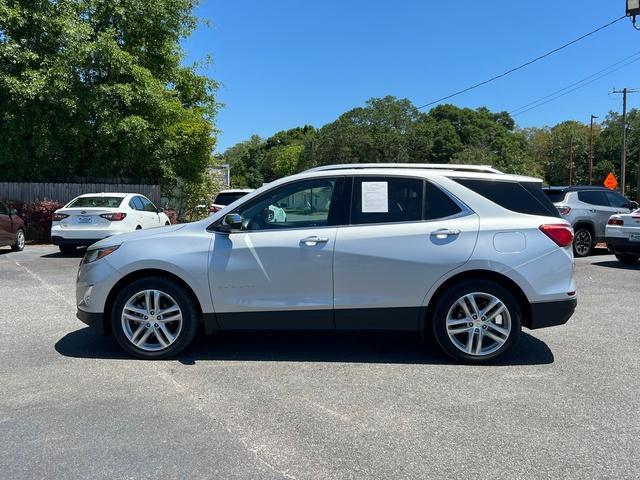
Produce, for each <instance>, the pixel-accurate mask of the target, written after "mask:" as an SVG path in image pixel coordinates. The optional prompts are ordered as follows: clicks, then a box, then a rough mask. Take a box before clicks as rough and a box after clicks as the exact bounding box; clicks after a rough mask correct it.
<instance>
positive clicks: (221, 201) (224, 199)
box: [213, 192, 247, 205]
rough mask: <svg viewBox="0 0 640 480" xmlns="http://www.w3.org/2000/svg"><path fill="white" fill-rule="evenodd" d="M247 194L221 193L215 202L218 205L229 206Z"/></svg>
mask: <svg viewBox="0 0 640 480" xmlns="http://www.w3.org/2000/svg"><path fill="white" fill-rule="evenodd" d="M246 194H247V192H224V193H219V194H218V196H217V197H216V199H215V200H214V201H213V203H215V204H216V205H229V204H231V203H233V202H235V201H236V200H238V199H239V198H242V197H244V196H245V195H246Z"/></svg>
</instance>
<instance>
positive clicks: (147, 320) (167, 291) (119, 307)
mask: <svg viewBox="0 0 640 480" xmlns="http://www.w3.org/2000/svg"><path fill="white" fill-rule="evenodd" d="M197 312H198V311H197V308H196V305H195V302H194V300H193V298H192V296H191V295H190V294H189V293H188V292H187V291H186V289H185V288H184V287H182V286H181V285H180V284H178V283H177V282H174V281H172V280H169V279H166V278H161V277H153V278H143V279H139V280H136V281H134V282H133V283H131V284H130V285H128V286H127V287H125V288H124V289H123V290H122V291H121V292H120V293H119V294H118V296H117V297H116V300H115V302H114V305H113V310H112V312H111V328H112V330H113V334H114V336H115V338H116V341H117V342H118V343H119V344H120V346H121V347H122V348H123V349H124V350H125V351H127V352H128V353H130V354H131V355H133V356H136V357H138V358H144V359H164V358H171V357H173V356H175V355H177V354H178V353H180V352H181V351H182V350H184V349H185V348H186V347H187V346H188V345H189V344H190V343H191V341H192V340H193V339H194V337H195V335H196V332H197V329H198V313H197Z"/></svg>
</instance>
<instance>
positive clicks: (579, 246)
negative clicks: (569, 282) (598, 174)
mask: <svg viewBox="0 0 640 480" xmlns="http://www.w3.org/2000/svg"><path fill="white" fill-rule="evenodd" d="M543 191H544V192H545V193H546V194H547V196H548V197H549V199H550V200H551V201H552V202H553V204H554V205H555V206H556V207H557V209H558V211H559V212H560V214H561V215H562V217H563V218H564V219H565V220H567V221H568V222H569V223H571V226H572V227H573V230H574V232H575V236H574V239H573V253H574V254H575V256H576V257H586V256H587V255H589V254H591V252H592V250H593V247H594V246H595V245H596V243H598V242H603V241H604V237H605V227H606V225H607V221H608V220H609V217H610V216H611V215H613V214H616V213H629V212H631V211H632V210H634V209H636V208H638V204H637V203H636V202H634V201H631V200H629V199H627V198H625V197H624V196H622V195H621V194H620V193H618V192H615V191H612V190H609V189H608V188H605V187H598V186H594V185H586V186H577V185H576V186H572V187H545V188H543Z"/></svg>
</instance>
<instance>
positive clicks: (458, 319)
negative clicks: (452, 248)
mask: <svg viewBox="0 0 640 480" xmlns="http://www.w3.org/2000/svg"><path fill="white" fill-rule="evenodd" d="M521 319H522V314H521V311H520V307H519V306H518V302H516V300H515V298H514V297H513V295H512V294H511V293H510V292H509V291H508V290H507V289H505V288H503V287H502V286H500V285H498V284H497V283H495V282H492V281H489V280H486V281H485V280H468V281H463V282H462V283H461V284H459V285H457V286H456V287H454V288H452V289H450V290H448V291H446V292H445V293H444V294H443V295H442V296H441V297H440V298H439V299H438V300H437V301H436V304H435V308H434V310H433V316H432V322H431V326H432V329H433V334H434V336H435V339H436V341H437V342H438V345H440V347H441V348H442V350H444V352H445V353H446V354H447V355H449V356H450V357H452V358H454V359H456V360H459V361H462V362H466V363H476V364H480V363H485V362H488V361H491V360H494V359H495V358H497V357H499V356H500V355H503V354H504V353H505V352H507V351H508V350H509V349H510V348H512V347H513V346H514V345H515V344H516V343H517V341H518V338H519V336H520V330H521V328H522V320H521Z"/></svg>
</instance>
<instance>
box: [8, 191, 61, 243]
mask: <svg viewBox="0 0 640 480" xmlns="http://www.w3.org/2000/svg"><path fill="white" fill-rule="evenodd" d="M11 206H12V207H13V208H15V209H16V210H17V211H18V215H20V216H21V217H22V220H24V224H25V230H26V232H25V234H26V238H27V240H34V241H37V242H49V241H50V239H51V217H52V215H53V212H55V211H56V210H57V209H59V208H62V207H64V205H63V204H62V203H60V202H57V201H55V200H48V199H46V198H45V199H44V200H36V201H35V202H31V203H12V204H11Z"/></svg>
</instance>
